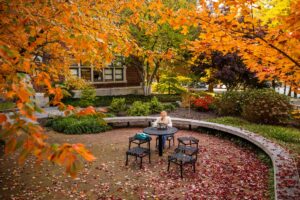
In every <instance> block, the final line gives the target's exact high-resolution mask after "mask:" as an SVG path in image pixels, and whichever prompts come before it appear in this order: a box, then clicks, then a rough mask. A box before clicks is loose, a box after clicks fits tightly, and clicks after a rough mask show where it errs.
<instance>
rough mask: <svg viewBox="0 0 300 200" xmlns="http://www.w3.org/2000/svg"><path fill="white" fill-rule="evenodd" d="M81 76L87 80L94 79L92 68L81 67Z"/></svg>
mask: <svg viewBox="0 0 300 200" xmlns="http://www.w3.org/2000/svg"><path fill="white" fill-rule="evenodd" d="M81 78H83V79H84V80H86V81H92V77H91V68H81Z"/></svg>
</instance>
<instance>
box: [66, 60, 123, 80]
mask: <svg viewBox="0 0 300 200" xmlns="http://www.w3.org/2000/svg"><path fill="white" fill-rule="evenodd" d="M70 68H78V77H80V78H81V68H89V66H84V65H81V64H80V63H78V64H77V66H76V65H72V66H70ZM90 68H91V81H89V82H91V83H92V84H109V83H127V76H126V71H127V67H126V65H123V68H121V67H112V69H113V81H105V75H104V71H105V68H103V69H102V71H101V72H102V78H103V81H94V66H91V67H90ZM107 68H108V67H107ZM108 69H109V68H108ZM114 69H123V80H122V81H116V74H115V72H116V70H114Z"/></svg>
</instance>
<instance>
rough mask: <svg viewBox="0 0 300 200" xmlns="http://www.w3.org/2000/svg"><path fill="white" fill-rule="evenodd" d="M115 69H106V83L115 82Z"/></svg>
mask: <svg viewBox="0 0 300 200" xmlns="http://www.w3.org/2000/svg"><path fill="white" fill-rule="evenodd" d="M113 72H114V69H112V68H106V69H104V79H105V81H113V80H114V75H113V74H114V73H113Z"/></svg>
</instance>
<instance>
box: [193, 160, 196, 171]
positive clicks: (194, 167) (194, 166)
mask: <svg viewBox="0 0 300 200" xmlns="http://www.w3.org/2000/svg"><path fill="white" fill-rule="evenodd" d="M193 169H194V173H196V162H194V165H193Z"/></svg>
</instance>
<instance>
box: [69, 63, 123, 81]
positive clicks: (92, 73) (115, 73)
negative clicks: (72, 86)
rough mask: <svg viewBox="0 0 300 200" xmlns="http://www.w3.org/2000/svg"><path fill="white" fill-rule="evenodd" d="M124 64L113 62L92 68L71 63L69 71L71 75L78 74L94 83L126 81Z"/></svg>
mask: <svg viewBox="0 0 300 200" xmlns="http://www.w3.org/2000/svg"><path fill="white" fill-rule="evenodd" d="M84 64H89V63H84ZM125 70H126V66H125V65H122V62H120V61H118V62H116V61H115V62H113V63H111V64H110V65H108V66H107V67H106V68H104V69H100V70H99V69H93V67H92V66H90V65H83V64H81V63H78V64H77V65H75V64H74V65H71V66H70V71H71V74H72V75H73V76H78V77H80V78H82V79H84V80H86V81H90V82H94V83H105V82H107V83H110V82H125V81H126V71H125Z"/></svg>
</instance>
